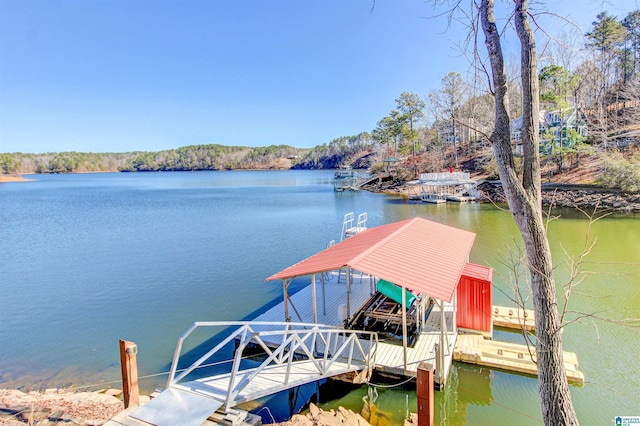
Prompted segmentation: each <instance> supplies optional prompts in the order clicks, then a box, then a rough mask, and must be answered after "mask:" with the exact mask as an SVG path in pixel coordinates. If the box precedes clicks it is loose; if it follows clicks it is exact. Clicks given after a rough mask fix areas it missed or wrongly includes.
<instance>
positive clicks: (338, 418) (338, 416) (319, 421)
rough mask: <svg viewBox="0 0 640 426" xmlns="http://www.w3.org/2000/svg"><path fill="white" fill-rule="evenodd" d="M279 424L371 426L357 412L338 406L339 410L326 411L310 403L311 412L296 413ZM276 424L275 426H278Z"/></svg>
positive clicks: (288, 425) (278, 424) (280, 425)
mask: <svg viewBox="0 0 640 426" xmlns="http://www.w3.org/2000/svg"><path fill="white" fill-rule="evenodd" d="M276 425H277V426H338V425H340V426H345V425H347V426H370V425H369V423H368V422H367V421H366V420H365V419H364V418H363V417H362V416H361V415H360V414H357V413H354V412H353V411H351V410H347V409H346V408H343V407H338V410H329V411H324V410H322V409H321V408H318V407H317V406H316V405H314V404H310V406H309V413H308V414H307V415H306V416H303V415H302V414H296V415H294V416H293V417H292V418H291V420H289V421H288V422H284V423H277V424H276ZM276 425H274V426H276Z"/></svg>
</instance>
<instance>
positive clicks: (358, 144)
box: [292, 132, 374, 169]
mask: <svg viewBox="0 0 640 426" xmlns="http://www.w3.org/2000/svg"><path fill="white" fill-rule="evenodd" d="M373 150H374V140H373V138H372V136H371V134H370V133H369V132H362V133H360V134H358V135H355V136H342V137H339V138H336V139H333V140H332V141H331V142H329V143H325V144H322V145H318V146H316V147H315V148H313V149H311V150H309V151H308V152H307V153H306V154H305V155H304V156H303V157H302V158H301V159H299V160H298V161H297V162H296V164H295V165H294V166H293V167H292V168H293V169H337V168H338V167H340V166H342V165H345V164H350V163H351V162H352V161H353V160H355V159H356V158H357V157H360V156H361V154H362V153H363V152H366V151H369V152H370V151H373Z"/></svg>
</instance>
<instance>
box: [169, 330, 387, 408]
mask: <svg viewBox="0 0 640 426" xmlns="http://www.w3.org/2000/svg"><path fill="white" fill-rule="evenodd" d="M202 327H218V328H220V327H224V328H228V327H236V328H235V329H234V330H232V331H231V332H230V333H229V335H228V336H227V337H226V338H224V339H223V340H222V341H221V342H220V343H218V344H217V345H215V346H214V347H213V348H212V349H210V350H209V351H207V353H205V354H204V355H202V356H201V357H200V358H198V360H196V361H195V362H194V363H193V364H191V365H190V366H189V367H187V368H186V369H185V370H184V371H183V372H182V373H180V374H179V375H178V376H177V377H176V375H175V374H176V370H177V367H178V363H179V359H180V356H181V352H182V347H183V344H184V341H185V340H186V338H187V337H189V336H190V335H191V334H192V333H193V332H194V331H195V330H196V329H198V328H202ZM261 327H267V328H269V329H268V330H264V331H261V330H259V328H261ZM274 327H280V329H278V330H273V328H274ZM274 336H279V341H280V344H279V345H278V347H277V348H276V349H274V350H271V349H269V346H268V344H267V343H266V342H265V340H264V338H266V337H274ZM359 336H362V337H366V336H368V339H367V340H369V349H368V350H365V348H364V346H363V345H362V343H361V341H360V338H359ZM237 337H239V338H240V341H239V345H238V347H237V348H236V353H235V356H234V362H233V366H232V368H231V373H230V377H229V387H228V392H227V397H226V403H225V407H232V406H233V405H234V404H235V400H236V397H237V396H238V395H239V394H240V392H241V391H242V390H243V389H244V388H245V387H246V386H247V385H248V384H249V383H250V382H251V380H253V379H254V378H255V377H256V376H257V375H258V374H259V373H260V371H262V370H263V369H264V368H266V367H267V366H269V365H272V364H280V365H282V364H285V363H286V368H287V373H286V374H285V378H284V381H283V384H284V385H287V383H288V379H289V377H288V376H289V375H288V372H289V370H290V368H291V366H292V364H293V363H295V362H296V361H294V355H296V354H299V355H302V356H305V357H306V358H307V359H308V360H310V361H311V363H312V364H313V365H314V367H315V369H316V370H317V372H318V374H319V375H322V376H324V375H326V374H327V373H328V371H329V369H330V368H331V366H332V365H333V364H334V363H335V362H336V361H338V360H341V361H342V362H345V361H346V364H347V366H348V368H352V367H353V366H354V363H356V364H355V365H359V364H361V365H362V367H363V368H367V369H368V371H369V372H370V371H371V369H372V367H373V363H374V362H375V354H376V351H377V343H378V335H377V333H375V332H370V331H360V330H345V329H341V328H337V327H333V326H328V325H323V324H307V323H291V322H257V321H256V322H253V321H212V322H196V323H194V324H193V325H192V326H191V327H189V328H188V329H187V331H185V333H183V335H182V336H180V338H179V339H178V343H177V345H176V350H175V353H174V357H173V361H172V364H171V370H170V373H169V379H168V386H171V385H176V384H178V383H179V382H180V381H181V380H183V379H184V378H185V377H187V376H188V375H189V374H190V373H192V372H193V371H194V370H195V369H196V368H198V367H200V366H201V365H202V364H204V363H205V361H207V360H208V359H210V358H211V357H213V356H214V355H215V354H216V353H217V352H218V351H220V350H221V349H222V348H223V347H224V346H226V345H227V344H229V343H230V342H232V341H233V340H234V339H236V338H237ZM250 343H255V344H256V345H257V346H260V347H261V348H263V349H265V353H266V355H267V357H266V359H265V360H264V361H263V362H262V363H261V364H260V365H259V366H258V367H257V368H253V369H250V371H251V372H250V373H249V371H248V370H247V373H249V374H244V375H242V372H243V371H244V370H240V363H241V360H242V358H243V351H244V350H245V349H246V348H247V347H248V346H249V344H250ZM271 343H272V344H273V341H272V342H271ZM320 343H322V345H323V347H321V348H320V347H319V346H320V345H319V344H320ZM332 347H333V350H331V349H332ZM318 351H321V352H318ZM238 377H240V380H239V381H238ZM236 382H237V383H236Z"/></svg>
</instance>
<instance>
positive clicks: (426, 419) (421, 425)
mask: <svg viewBox="0 0 640 426" xmlns="http://www.w3.org/2000/svg"><path fill="white" fill-rule="evenodd" d="M416 393H417V394H418V426H433V425H434V422H435V419H434V416H433V413H434V410H433V405H434V404H433V399H434V388H433V365H431V364H429V363H427V362H421V363H420V364H418V377H417V380H416Z"/></svg>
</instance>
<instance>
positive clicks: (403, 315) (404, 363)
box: [402, 286, 407, 376]
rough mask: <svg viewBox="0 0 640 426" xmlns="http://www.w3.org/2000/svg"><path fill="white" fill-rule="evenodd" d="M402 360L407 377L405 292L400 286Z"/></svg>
mask: <svg viewBox="0 0 640 426" xmlns="http://www.w3.org/2000/svg"><path fill="white" fill-rule="evenodd" d="M402 359H403V364H402V365H403V367H402V368H403V371H402V373H403V374H404V375H405V376H406V375H407V290H406V288H405V287H404V286H402Z"/></svg>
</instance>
